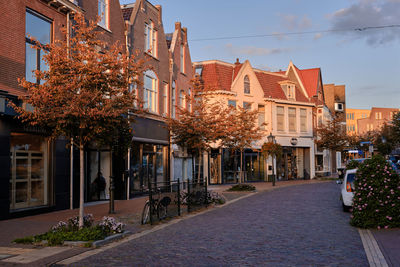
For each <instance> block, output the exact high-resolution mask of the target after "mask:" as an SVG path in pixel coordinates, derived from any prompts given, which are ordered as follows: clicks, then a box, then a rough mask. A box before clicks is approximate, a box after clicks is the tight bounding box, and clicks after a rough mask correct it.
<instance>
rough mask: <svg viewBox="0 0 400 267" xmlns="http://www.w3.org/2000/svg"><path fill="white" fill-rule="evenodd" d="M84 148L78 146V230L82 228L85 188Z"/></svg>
mask: <svg viewBox="0 0 400 267" xmlns="http://www.w3.org/2000/svg"><path fill="white" fill-rule="evenodd" d="M84 152H85V151H84V148H83V145H82V144H80V146H79V161H80V164H79V168H80V175H79V189H80V192H79V193H80V194H79V228H82V227H83V215H84V213H83V201H84V186H85V180H84V179H85V172H84V170H85V168H84Z"/></svg>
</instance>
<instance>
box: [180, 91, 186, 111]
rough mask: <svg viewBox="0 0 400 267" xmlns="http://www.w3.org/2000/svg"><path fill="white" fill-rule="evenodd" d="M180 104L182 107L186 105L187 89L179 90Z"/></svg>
mask: <svg viewBox="0 0 400 267" xmlns="http://www.w3.org/2000/svg"><path fill="white" fill-rule="evenodd" d="M179 106H180V107H181V108H184V107H185V91H183V90H180V91H179Z"/></svg>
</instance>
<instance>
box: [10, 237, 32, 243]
mask: <svg viewBox="0 0 400 267" xmlns="http://www.w3.org/2000/svg"><path fill="white" fill-rule="evenodd" d="M14 242H15V243H17V244H32V243H34V242H35V238H34V237H33V236H27V237H22V238H17V239H15V240H14Z"/></svg>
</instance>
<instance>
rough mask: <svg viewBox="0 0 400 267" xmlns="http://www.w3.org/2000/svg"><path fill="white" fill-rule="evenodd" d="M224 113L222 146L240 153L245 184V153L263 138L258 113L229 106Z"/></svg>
mask: <svg viewBox="0 0 400 267" xmlns="http://www.w3.org/2000/svg"><path fill="white" fill-rule="evenodd" d="M224 113H225V115H224V120H225V121H224V123H223V129H224V134H223V135H222V136H221V139H220V140H221V145H222V146H223V147H226V148H228V149H231V151H240V182H243V152H244V150H245V149H246V148H251V147H253V145H254V142H256V141H258V140H259V139H261V137H262V136H263V135H262V132H261V128H260V126H259V125H258V122H257V117H258V111H257V110H250V109H248V108H247V107H237V108H235V107H231V106H229V107H227V108H226V109H225V111H224Z"/></svg>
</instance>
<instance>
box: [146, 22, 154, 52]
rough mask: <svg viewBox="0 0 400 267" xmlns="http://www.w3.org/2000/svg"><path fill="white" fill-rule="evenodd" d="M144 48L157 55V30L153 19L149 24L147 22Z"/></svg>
mask: <svg viewBox="0 0 400 267" xmlns="http://www.w3.org/2000/svg"><path fill="white" fill-rule="evenodd" d="M144 50H145V51H146V52H147V53H149V54H150V55H152V56H153V57H157V31H156V30H155V29H154V23H153V22H152V21H150V23H149V24H147V23H146V24H145V27H144Z"/></svg>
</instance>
